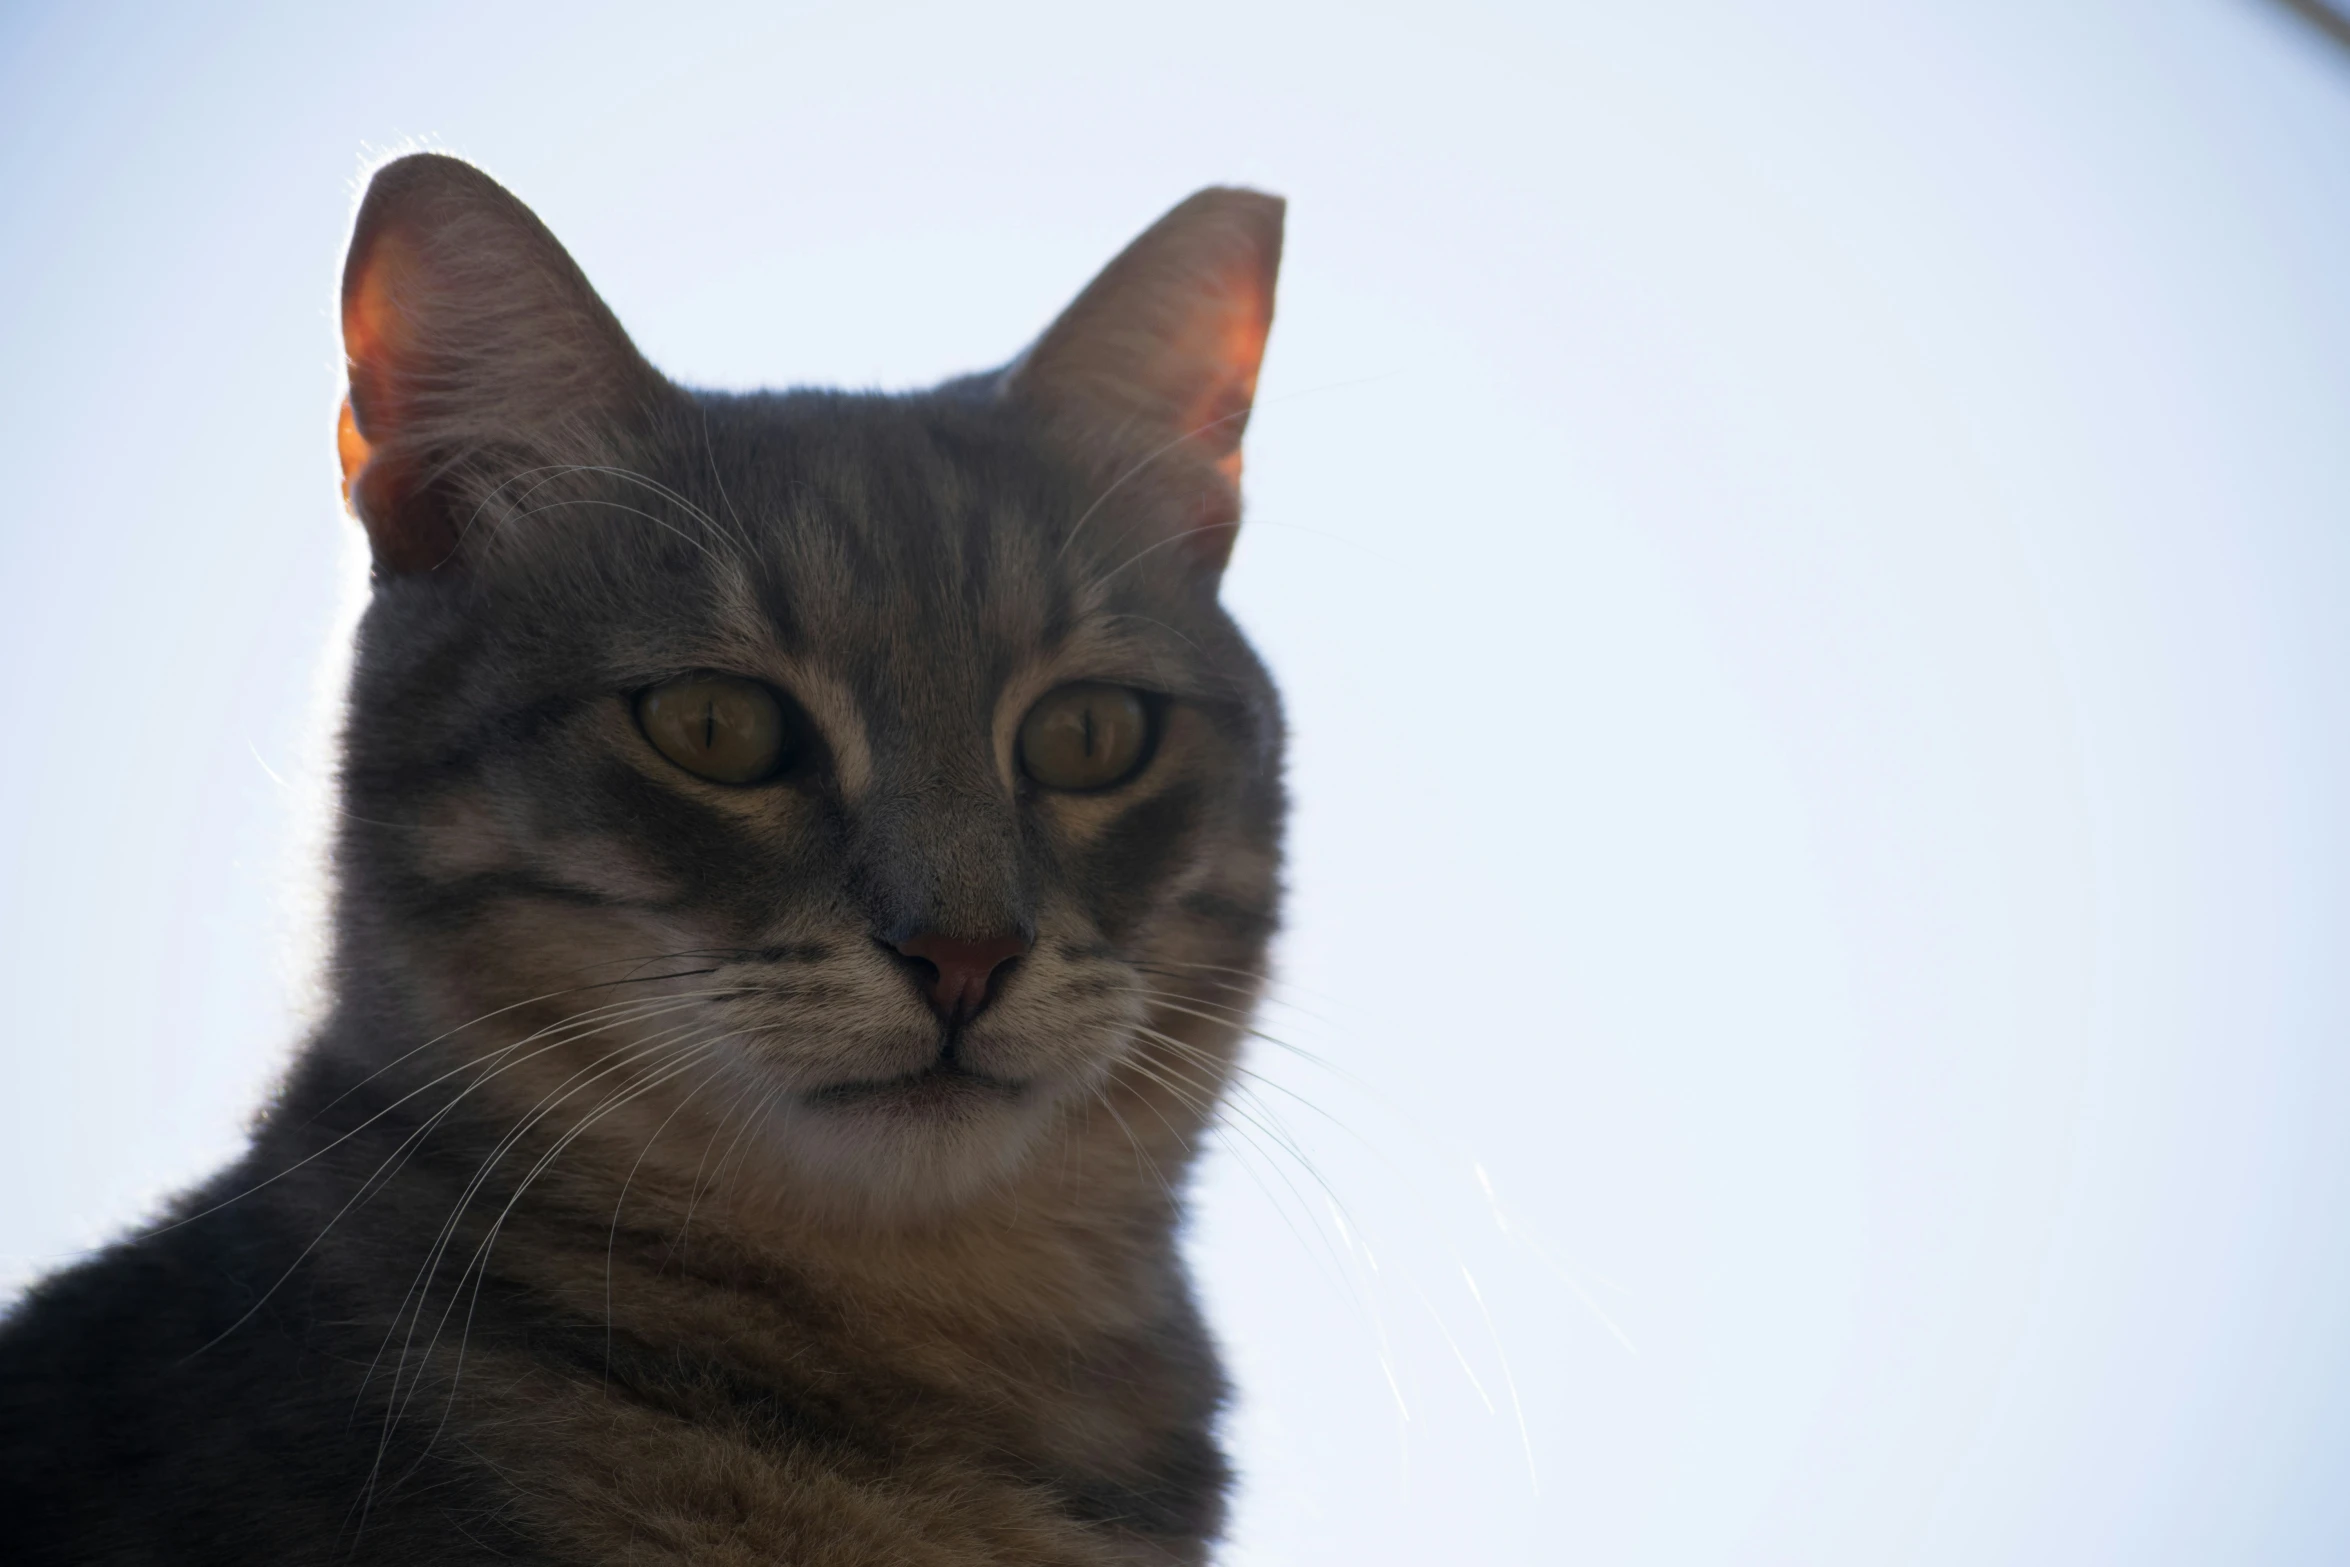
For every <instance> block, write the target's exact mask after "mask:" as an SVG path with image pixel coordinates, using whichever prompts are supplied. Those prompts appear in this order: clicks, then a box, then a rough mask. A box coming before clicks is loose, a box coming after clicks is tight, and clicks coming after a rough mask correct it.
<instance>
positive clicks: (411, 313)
mask: <svg viewBox="0 0 2350 1567" xmlns="http://www.w3.org/2000/svg"><path fill="white" fill-rule="evenodd" d="M342 305H343V309H342V315H343V322H342V325H343V349H344V354H345V357H346V360H347V363H348V367H349V371H350V387H351V390H350V396H349V398H348V399H347V400H346V401H345V402H344V404H343V410H342V415H341V419H340V421H339V425H338V428H337V430H336V438H335V444H336V448H337V451H338V453H339V454H340V456H341V458H342V465H343V494H344V498H345V500H346V501H347V502H348V503H349V505H350V507H351V510H352V512H353V514H354V515H356V516H357V517H358V518H359V520H360V521H361V522H362V523H364V524H365V525H366V528H367V536H368V542H369V544H370V545H371V546H372V547H373V549H374V552H375V564H376V570H377V572H378V574H379V575H387V576H398V575H405V574H408V573H412V572H424V571H432V570H436V569H438V568H441V567H443V566H447V565H450V564H452V563H455V562H457V561H458V560H459V558H460V554H461V551H462V549H463V546H464V542H465V541H464V534H465V531H466V529H467V528H468V527H469V526H470V525H471V524H472V523H473V522H474V521H475V520H476V519H477V518H478V517H479V516H480V515H481V513H482V509H483V508H482V504H481V502H482V499H483V497H484V496H485V495H486V494H490V493H494V492H495V489H496V486H497V485H498V483H499V482H500V480H501V478H502V477H504V476H508V475H510V474H511V473H513V472H516V471H520V470H521V469H523V468H526V467H529V466H531V465H533V464H534V463H536V464H560V463H565V462H570V463H592V462H595V461H598V460H601V459H603V458H604V457H606V456H607V455H608V453H607V451H606V450H605V449H604V446H603V444H602V443H608V442H609V441H611V440H613V439H617V438H618V432H620V431H621V430H622V428H623V427H624V426H625V425H627V423H628V422H629V420H630V418H631V416H632V415H638V414H642V413H643V412H644V410H645V409H646V408H647V407H648V406H649V405H650V404H651V403H653V402H654V401H656V400H658V399H659V398H660V397H661V396H662V395H663V394H664V393H667V392H669V391H670V390H671V389H670V388H669V387H668V383H666V382H665V381H663V380H662V379H661V378H660V376H659V375H658V374H656V373H655V372H654V371H653V369H652V367H651V366H649V365H647V364H646V363H645V362H644V360H643V359H642V358H641V357H640V356H639V355H638V354H637V352H636V350H635V348H634V347H632V346H631V345H630V343H629V341H628V338H627V335H626V334H625V333H623V332H622V331H621V330H620V324H619V323H618V322H617V321H615V320H614V319H613V318H612V313H611V312H610V311H609V310H607V309H605V307H604V304H603V301H601V300H600V299H598V298H597V297H596V294H595V290H594V289H592V288H590V287H589V286H588V282H587V279H586V278H585V277H584V276H582V275H581V273H580V270H579V268H578V267H577V266H576V265H575V264H574V263H573V262H572V260H571V258H570V256H568V255H567V254H565V253H564V250H563V247H562V246H561V245H559V244H557V243H556V241H555V237H554V236H553V235H552V234H549V233H548V232H547V230H546V228H545V226H544V225H542V224H541V223H540V222H539V220H538V219H537V218H536V217H535V216H533V215H532V213H531V211H530V209H529V208H527V207H525V206H523V204H522V203H521V202H519V201H517V200H515V199H514V197H513V196H511V195H509V194H508V193H507V192H506V190H505V189H504V188H503V187H501V186H500V185H499V184H498V183H497V182H496V181H494V180H492V179H491V178H490V177H489V176H488V175H486V174H484V173H482V172H481V171H480V170H479V169H476V168H474V167H473V166H472V165H471V164H468V163H464V162H461V161H459V160H458V159H455V158H449V157H443V156H440V155H438V154H433V153H420V154H416V155H414V156H411V157H406V158H400V159H397V160H395V161H393V162H391V163H388V164H386V165H384V167H383V168H381V169H379V170H377V171H376V175H375V178H374V179H373V180H372V181H370V182H369V184H368V187H367V194H366V196H365V197H364V198H363V199H362V200H361V202H360V204H359V216H358V221H357V222H356V224H355V225H354V226H353V229H352V233H351V251H350V255H349V257H348V259H347V260H346V261H345V262H344V265H343V300H342Z"/></svg>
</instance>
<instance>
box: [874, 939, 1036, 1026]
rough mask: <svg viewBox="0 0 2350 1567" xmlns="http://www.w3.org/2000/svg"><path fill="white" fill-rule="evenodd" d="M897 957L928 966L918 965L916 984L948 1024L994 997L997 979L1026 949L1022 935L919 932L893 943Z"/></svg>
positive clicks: (1025, 953) (1027, 944)
mask: <svg viewBox="0 0 2350 1567" xmlns="http://www.w3.org/2000/svg"><path fill="white" fill-rule="evenodd" d="M893 945H894V946H895V947H896V949H897V951H898V953H899V955H900V956H902V957H904V958H907V959H909V960H910V961H911V962H912V963H914V964H917V965H919V966H920V969H921V970H928V973H927V974H924V973H921V972H920V971H919V970H918V971H917V974H916V980H917V983H920V984H921V985H922V991H923V994H924V995H925V996H927V997H928V998H929V1001H930V1009H931V1010H932V1011H933V1012H936V1013H937V1014H938V1015H939V1016H940V1017H941V1018H943V1019H945V1020H946V1021H947V1022H949V1023H959V1022H962V1021H964V1020H965V1019H967V1018H970V1017H971V1016H973V1015H974V1014H976V1013H977V1012H978V1011H979V1009H980V1008H982V1007H984V1006H986V1005H987V1003H988V1002H989V1000H990V999H992V995H993V991H994V988H995V985H996V982H997V980H998V979H999V978H1000V977H1001V976H1002V975H1003V974H1004V973H1005V972H1006V970H1008V969H1009V968H1010V966H1011V965H1012V964H1014V963H1016V962H1018V961H1019V960H1020V959H1021V958H1022V957H1025V956H1026V955H1027V953H1028V949H1029V946H1030V943H1029V941H1028V940H1027V938H1026V937H1023V936H985V937H979V938H976V939H974V938H971V937H966V936H942V935H940V934H938V933H937V932H936V931H927V930H926V931H923V932H921V933H920V934H918V935H915V936H912V937H909V938H908V939H906V940H904V941H900V942H896V943H893Z"/></svg>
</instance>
